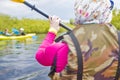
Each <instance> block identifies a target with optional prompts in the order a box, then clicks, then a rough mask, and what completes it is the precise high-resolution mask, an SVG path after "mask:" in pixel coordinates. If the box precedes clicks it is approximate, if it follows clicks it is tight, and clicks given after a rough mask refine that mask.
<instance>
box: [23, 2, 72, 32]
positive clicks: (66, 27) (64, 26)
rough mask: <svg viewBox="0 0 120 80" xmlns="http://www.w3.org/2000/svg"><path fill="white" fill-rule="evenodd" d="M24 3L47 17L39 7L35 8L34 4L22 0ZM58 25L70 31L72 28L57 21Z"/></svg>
mask: <svg viewBox="0 0 120 80" xmlns="http://www.w3.org/2000/svg"><path fill="white" fill-rule="evenodd" d="M24 4H25V5H27V6H28V7H30V8H31V9H33V10H35V11H36V12H38V13H40V14H41V15H43V16H44V17H46V18H49V16H48V15H47V14H46V13H44V12H42V11H40V10H39V9H37V8H36V7H35V6H33V5H31V4H30V3H28V2H26V1H24ZM59 25H60V26H62V27H63V28H65V29H66V30H68V31H71V30H72V29H71V28H69V27H68V26H66V25H64V24H62V23H59Z"/></svg>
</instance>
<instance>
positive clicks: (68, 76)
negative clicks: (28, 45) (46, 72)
mask: <svg viewBox="0 0 120 80" xmlns="http://www.w3.org/2000/svg"><path fill="white" fill-rule="evenodd" d="M113 5H114V4H113V1H111V0H110V1H109V0H75V8H74V9H75V15H76V18H75V25H76V27H75V29H73V33H74V35H75V36H76V38H77V40H78V42H79V45H80V48H81V52H82V56H83V77H82V79H83V80H114V77H115V74H116V69H117V64H118V43H117V30H116V29H115V27H114V26H112V25H111V24H110V21H111V19H112V8H113ZM49 20H50V29H49V31H48V34H47V36H46V38H45V39H44V41H43V42H42V44H41V45H40V47H39V48H38V51H37V52H36V59H37V61H38V62H39V63H40V64H42V65H45V66H50V65H53V64H54V59H56V60H57V61H56V72H55V74H54V76H52V77H51V78H52V80H77V76H76V75H77V71H78V65H77V54H76V50H75V46H74V44H73V42H72V40H71V38H70V37H69V36H68V35H67V34H66V35H64V39H63V40H62V41H61V42H57V43H56V42H54V40H55V37H56V35H57V32H58V31H59V28H60V27H59V22H60V18H58V17H56V16H52V17H50V18H49ZM68 52H69V54H68ZM63 55H64V57H63ZM61 56H62V57H61ZM54 57H56V58H54ZM63 69H64V70H63ZM60 74H61V75H60Z"/></svg>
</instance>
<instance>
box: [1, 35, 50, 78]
mask: <svg viewBox="0 0 120 80" xmlns="http://www.w3.org/2000/svg"><path fill="white" fill-rule="evenodd" d="M42 39H43V35H42V34H41V35H38V38H37V39H36V40H32V39H27V40H20V41H19V40H4V41H0V80H50V78H49V77H48V76H47V75H48V72H49V67H45V66H42V65H40V64H39V63H38V62H37V61H36V60H35V52H36V50H37V49H38V47H39V45H40V43H41V41H42Z"/></svg>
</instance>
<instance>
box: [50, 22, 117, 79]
mask: <svg viewBox="0 0 120 80" xmlns="http://www.w3.org/2000/svg"><path fill="white" fill-rule="evenodd" d="M71 33H73V34H72V35H73V36H74V38H76V40H77V47H76V45H75V44H76V43H75V41H73V40H72V37H71V36H70V34H71ZM61 38H62V40H63V41H65V42H67V44H68V46H69V49H70V51H71V52H70V54H69V55H70V56H71V55H72V57H74V58H71V57H70V56H69V57H68V58H69V61H68V65H71V66H69V68H70V69H68V70H71V71H76V70H77V80H82V78H86V77H85V76H86V75H87V76H90V77H94V80H98V79H97V78H98V77H100V79H101V80H105V79H106V75H109V76H107V77H110V78H111V79H112V80H114V77H115V73H118V72H116V70H117V65H118V56H119V48H118V47H119V46H118V39H117V30H116V29H115V28H114V26H112V25H111V24H85V25H78V26H77V27H76V28H75V29H74V30H73V31H72V32H69V33H67V34H65V35H64V36H61V37H60V38H58V39H57V40H56V41H59V39H61ZM78 45H79V46H78ZM76 48H80V49H79V50H80V52H79V53H78V52H77V51H78V50H76ZM80 54H81V55H82V57H81V55H80ZM79 60H81V61H82V62H79ZM82 63H83V64H82ZM54 65H55V64H54ZM80 66H81V67H82V68H79V67H80ZM52 68H53V67H52ZM81 69H82V70H81ZM80 71H81V72H80ZM53 72H54V71H53ZM82 72H83V73H82ZM81 75H82V77H79V76H81ZM111 79H110V80H111ZM83 80H84V79H83ZM115 80H118V79H115Z"/></svg>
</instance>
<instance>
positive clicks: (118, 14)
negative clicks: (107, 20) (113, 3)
mask: <svg viewBox="0 0 120 80" xmlns="http://www.w3.org/2000/svg"><path fill="white" fill-rule="evenodd" d="M112 24H113V25H114V26H115V27H116V28H117V29H118V30H120V11H119V10H114V11H113V18H112Z"/></svg>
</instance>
